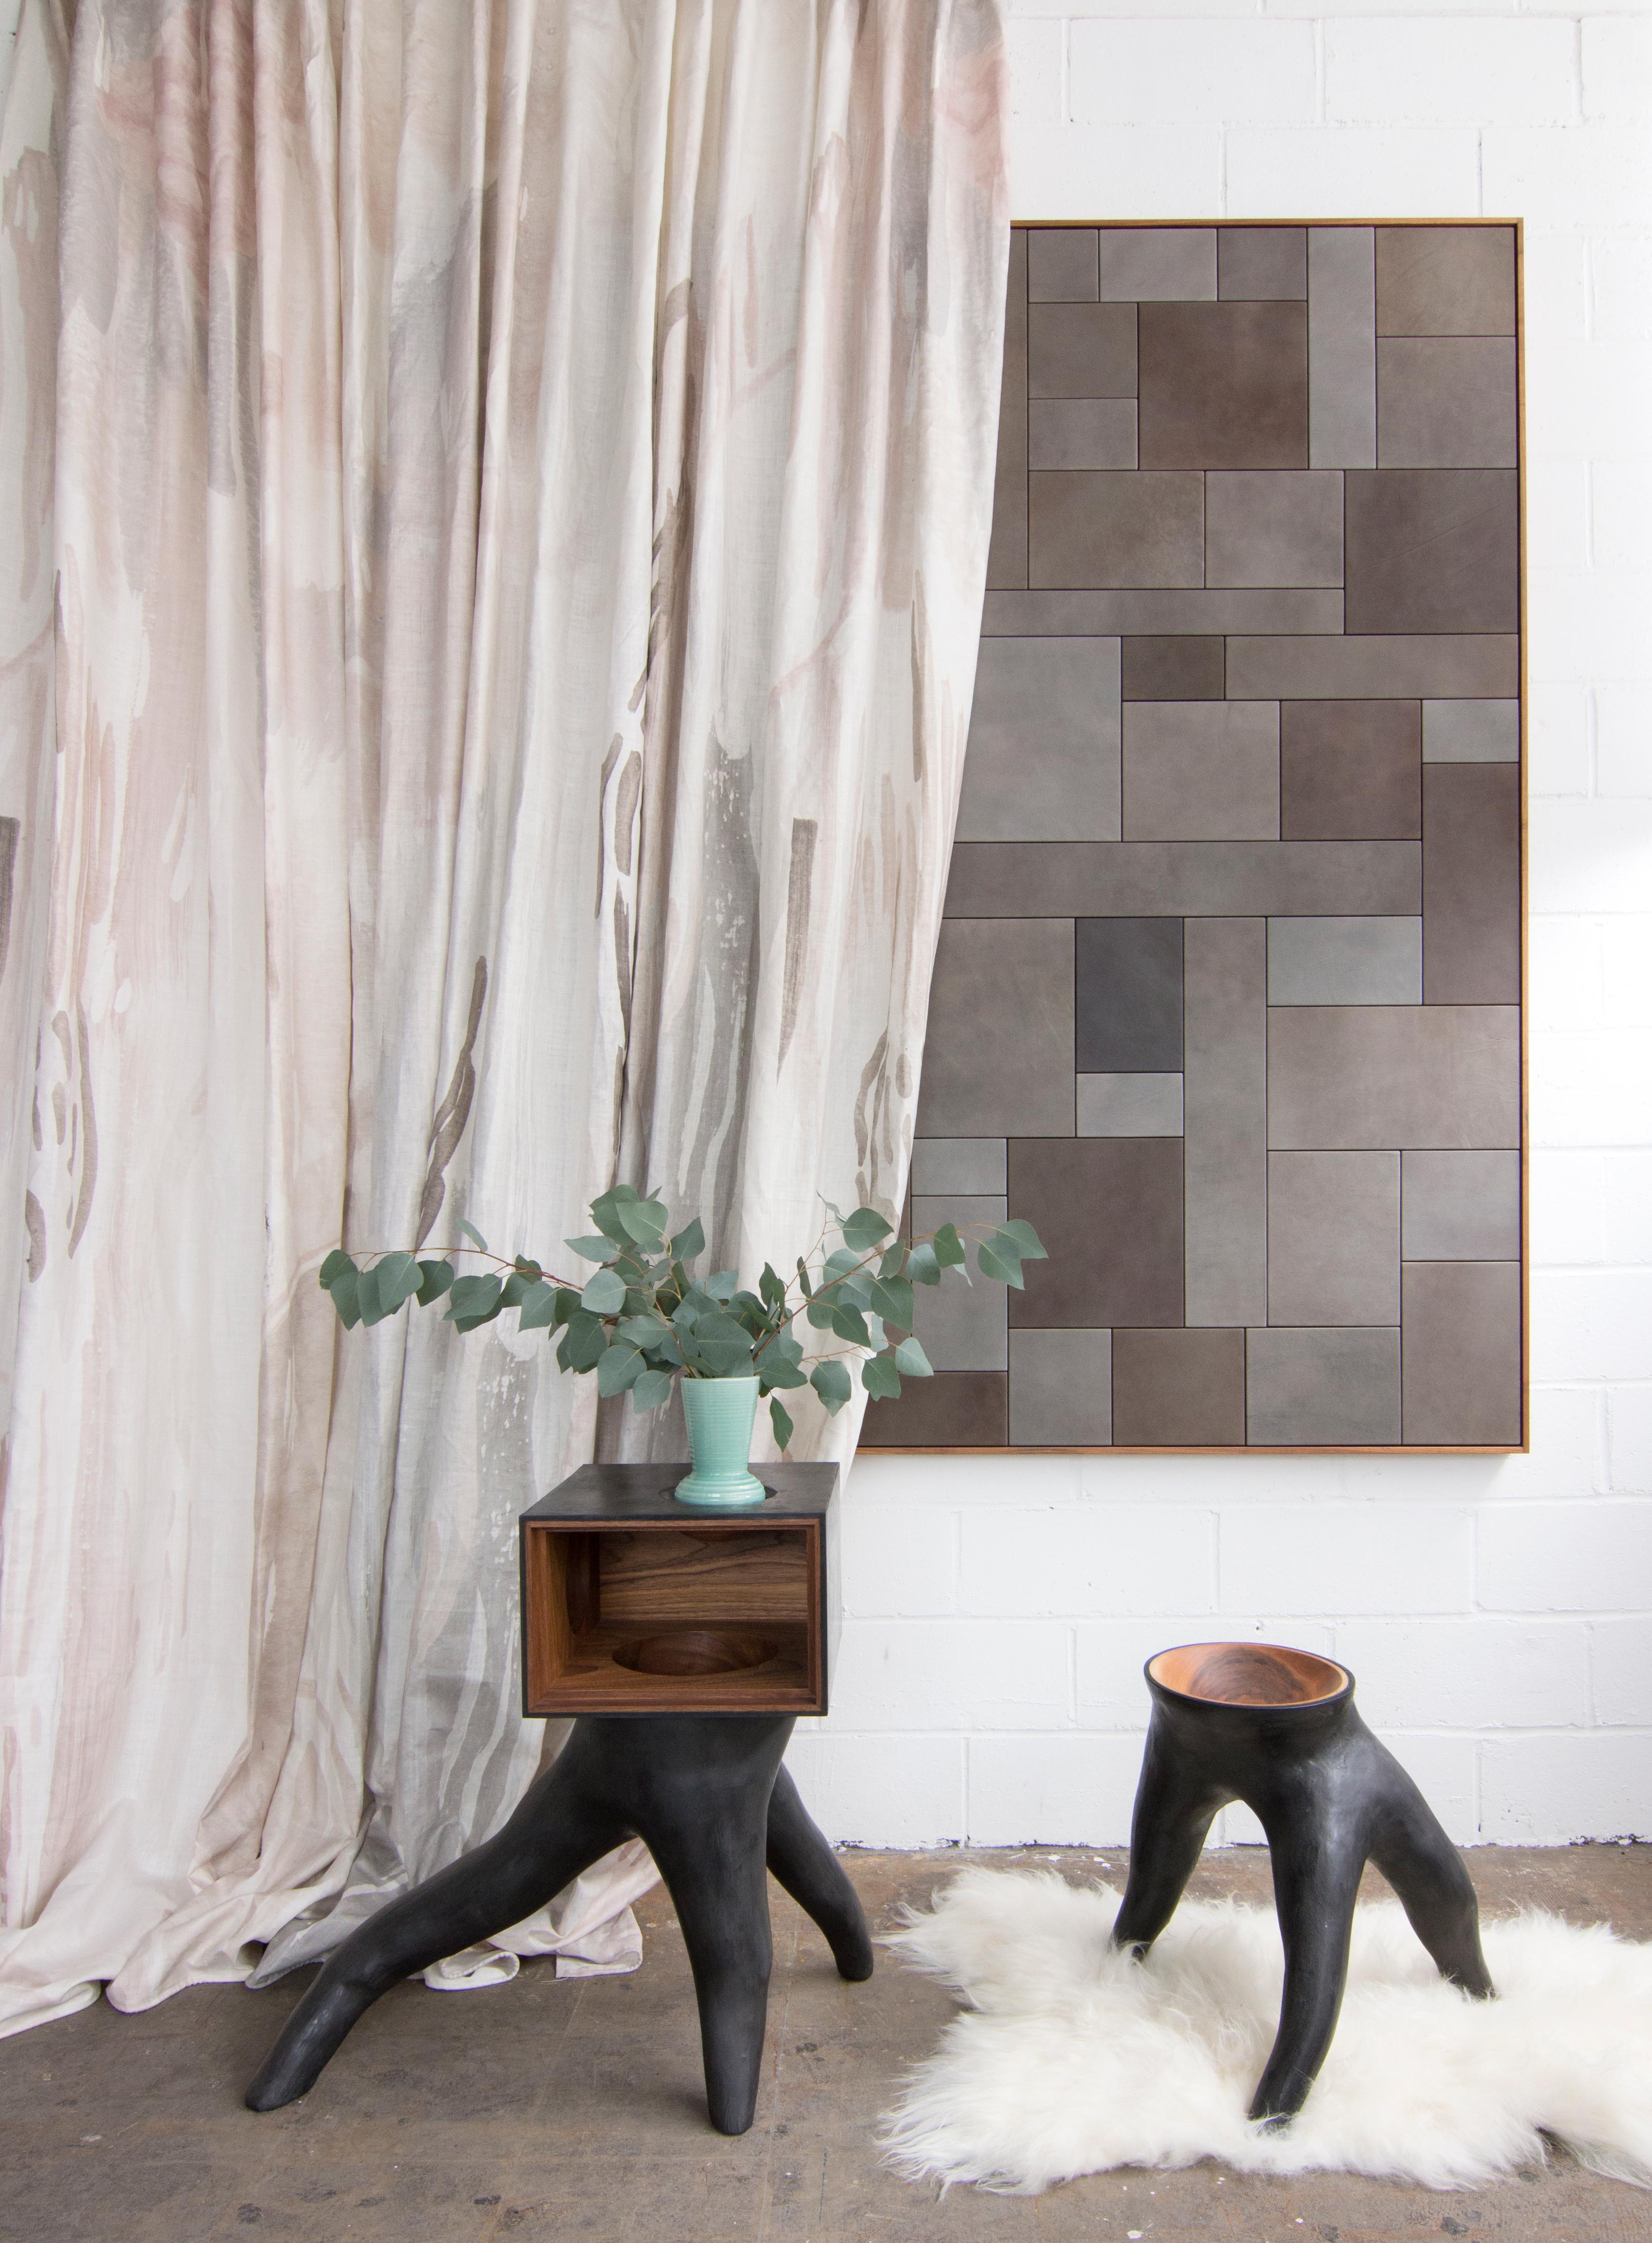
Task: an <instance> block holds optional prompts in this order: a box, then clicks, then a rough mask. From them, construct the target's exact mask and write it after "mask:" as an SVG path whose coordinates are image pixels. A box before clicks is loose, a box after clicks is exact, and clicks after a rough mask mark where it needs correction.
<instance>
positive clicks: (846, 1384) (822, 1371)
mask: <svg viewBox="0 0 1652 2243" xmlns="http://www.w3.org/2000/svg"><path fill="white" fill-rule="evenodd" d="M809 1384H810V1385H811V1386H812V1387H813V1388H814V1390H815V1391H816V1394H818V1395H819V1397H820V1398H821V1400H822V1402H823V1404H825V1407H826V1414H827V1415H828V1417H830V1418H835V1417H836V1415H837V1413H838V1411H840V1410H841V1409H842V1408H843V1404H844V1403H845V1402H847V1401H848V1399H849V1398H850V1393H851V1391H853V1390H852V1389H851V1387H850V1377H849V1371H848V1369H847V1368H846V1366H845V1365H844V1364H842V1363H840V1362H839V1361H838V1359H837V1357H836V1356H834V1357H831V1358H830V1360H829V1361H828V1362H826V1363H817V1364H816V1365H815V1368H814V1369H813V1371H810V1372H809Z"/></svg>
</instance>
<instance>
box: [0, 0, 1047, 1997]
mask: <svg viewBox="0 0 1652 2243" xmlns="http://www.w3.org/2000/svg"><path fill="white" fill-rule="evenodd" d="M1001 68H1002V58H1001V51H1000V34H999V25H998V22H997V0H808V4H805V0H798V4H796V5H788V6H785V7H782V8H776V7H774V6H772V5H770V4H765V0H675V4H674V3H673V0H538V3H537V4H535V0H400V4H395V0H148V4H136V0H124V4H118V0H79V5H78V6H75V5H73V4H72V0H25V6H24V19H23V24H22V28H21V30H20V33H19V37H18V42H17V56H16V62H15V66H14V76H13V81H12V85H11V89H10V95H9V98H8V104H7V110H6V115H5V120H4V127H3V139H0V196H3V201H0V313H3V337H0V521H3V522H5V523H6V524H7V526H8V535H7V536H6V537H5V538H3V539H0V899H3V906H4V909H3V913H0V946H3V947H0V1035H3V1039H4V1041H3V1044H0V1077H3V1079H0V1193H3V1208H0V1376H3V1375H5V1374H8V1373H9V1374H10V1399H9V1404H7V1405H6V1408H7V1413H8V1414H0V1425H3V1426H4V1427H5V1429H6V1430H5V1445H4V1451H3V1458H0V1501H3V1512H0V1732H3V1740H4V1743H3V1764H0V1786H3V1790H0V1817H3V1823H0V1876H3V1889H0V1927H3V1928H0V2030H16V2029H17V2028H18V2027H21V2026H23V2025H24V2024H30V2023H34V2022H37V2021H39V2020H41V2019H44V2018H46V2017H54V2016H58V2015H62V2014H64V2013H65V2012H66V2011H70V2010H72V2009H74V2008H77V2007H78V2006H80V2005H81V2004H84V2003H85V2002H87V2001H90V2000H92V1999H95V1998H96V1997H97V1994H98V1992H99V1991H100V1990H103V1989H104V1988H106V1989H107V1992H108V1996H109V1998H110V1999H111V2001H113V2002H114V2003H116V2004H118V2006H120V2007H122V2008H126V2009H140V2008H143V2007H144V2006H146V2005H148V2004H151V2003H154V2002H156V2001H158V2000H159V1999H161V1998H162V1997H165V1995H166V1994H168V1993H169V1992H171V1991H173V1990H176V1989H178V1987H181V1986H183V1985H185V1984H191V1983H194V1982H198V1981H201V1980H207V1979H231V1978H243V1977H247V1976H248V1975H249V1974H250V1973H251V1972H252V1971H253V1970H254V1969H255V1968H256V1969H258V1970H259V1974H260V1976H261V1977H269V1976H272V1975H274V1974H275V1973H276V1972H277V1971H279V1970H282V1969H285V1968H289V1967H291V1966H292V1965H293V1964H294V1963H298V1962H300V1961H304V1960H306V1959H309V1958H311V1957H314V1956H317V1955H319V1954H321V1953H324V1952H326V1950H327V1949H328V1948H330V1947H331V1946H332V1945H333V1944H334V1943H336V1942H337V1940H338V1939H339V1937H341V1936H342V1935H343V1933H344V1932H345V1931H346V1930H348V1929H350V1928H352V1927H353V1924H354V1923H357V1922H359V1921H360V1920H361V1918H362V1917H363V1916H366V1914H368V1913H370V1912H371V1911H372V1910H373V1909H375V1908H376V1907H378V1906H379V1905H380V1904H381V1903H383V1901H384V1900H385V1899H386V1898H387V1897H390V1896H393V1894H395V1893H396V1892H398V1891H400V1890H402V1889H406V1885H407V1883H409V1882H410V1881H413V1880H416V1879H418V1878H420V1877H423V1876H427V1875H429V1874H430V1873H431V1872H433V1870H434V1869H438V1868H440V1867H441V1866H443V1865H444V1864H445V1863H446V1862H448V1861H451V1860H452V1859H453V1857H454V1856H455V1855H457V1854H458V1853H460V1851H462V1850H463V1849H465V1848H467V1846H469V1845H472V1844H473V1843H475V1842H477V1841H478V1840H480V1838H482V1837H484V1836H486V1835H487V1834H488V1833H489V1832H491V1831H492V1830H493V1829H496V1828H497V1827H498V1825H499V1824H500V1822H501V1821H502V1820H503V1818H504V1816H505V1815H507V1813H508V1812H509V1810H510V1809H511V1807H512V1806H513V1805H514V1802H515V1801H516V1799H517V1798H518V1796H520V1792H521V1790H522V1788H523V1787H524V1785H525V1784H526V1783H527V1782H528V1781H529V1780H530V1778H531V1777H532V1775H533V1774H534V1770H535V1768H536V1767H537V1766H538V1765H540V1764H541V1759H542V1758H543V1757H544V1756H545V1755H548V1754H549V1753H551V1752H553V1751H554V1749H555V1747H556V1745H557V1743H558V1742H559V1741H560V1734H561V1732H560V1731H559V1728H558V1725H556V1724H554V1723H552V1724H542V1723H538V1722H525V1721H522V1720H521V1718H520V1714H519V1711H518V1704H519V1700H518V1685H517V1614H516V1599H517V1591H516V1574H515V1519H516V1514H517V1513H518V1512H520V1510H521V1509H523V1508H524V1507H525V1506H526V1505H527V1504H528V1503H530V1502H532V1501H533V1500H534V1499H535V1498H536V1497H537V1496H538V1495H539V1494H541V1493H542V1492H543V1491H544V1490H545V1489H546V1488H547V1487H548V1486H549V1485H552V1484H553V1483H554V1481H555V1480H556V1479H557V1478H560V1477H561V1476H562V1475H563V1474H564V1473H565V1472H567V1471H569V1470H571V1469H572V1468H573V1467H574V1465H576V1464H577V1463H578V1462H579V1461H580V1460H581V1459H582V1458H588V1457H589V1456H591V1455H593V1454H594V1453H603V1454H608V1455H617V1454H627V1453H630V1454H641V1453H646V1452H647V1445H648V1440H649V1439H653V1440H654V1441H655V1442H656V1443H659V1444H664V1445H665V1446H666V1447H667V1448H670V1447H672V1446H673V1445H675V1444H676V1443H677V1442H679V1441H680V1439H681V1432H680V1429H678V1428H675V1427H673V1426H671V1425H666V1426H665V1427H663V1428H662V1429H661V1430H660V1431H657V1432H656V1433H655V1434H653V1435H651V1436H647V1437H645V1436H641V1435H640V1434H639V1432H638V1431H636V1429H635V1421H634V1420H629V1419H628V1418H627V1417H626V1416H625V1415H624V1414H622V1413H621V1412H620V1411H616V1412H614V1415H613V1417H612V1418H610V1417H609V1416H608V1405H606V1404H605V1405H604V1415H603V1418H602V1421H601V1423H599V1422H598V1418H597V1413H596V1410H595V1405H594V1397H593V1395H592V1392H591V1382H589V1381H576V1380H573V1379H569V1378H565V1377H561V1376H560V1375H559V1374H558V1373H557V1371H556V1370H555V1366H554V1362H553V1361H552V1359H551V1357H550V1356H549V1354H548V1352H547V1350H546V1348H545V1346H544V1344H543V1341H542V1339H538V1338H536V1337H534V1336H531V1335H530V1336H528V1337H527V1338H519V1337H517V1336H516V1335H515V1334H514V1331H513V1330H504V1329H503V1328H502V1327H500V1326H497V1325H496V1326H491V1327H488V1328H487V1330H486V1331H484V1332H482V1333H479V1334H476V1335H473V1336H472V1337H468V1338H462V1337H458V1336H456V1335H455V1334H454V1333H453V1330H452V1327H451V1326H447V1325H444V1324H440V1322H438V1321H437V1320H435V1319H434V1318H432V1317H413V1318H409V1317H397V1318H395V1319H393V1320H391V1321H389V1322H387V1323H386V1324H382V1325H380V1326H379V1327H377V1328H376V1329H374V1330H372V1331H366V1330H360V1329H358V1330H356V1331H354V1332H353V1333H350V1334H347V1335H346V1334H343V1333H341V1332H340V1331H339V1329H338V1327H337V1325H336V1324H335V1322H334V1319H333V1317H332V1310H331V1307H330V1305H329V1303H327V1301H326V1297H324V1296H323V1295H322V1294H321V1293H320V1291H319V1289H318V1286H317V1284H316V1270H317V1267H318V1265H319V1261H320V1258H321V1256H323V1255H324V1254H325V1253H326V1251H327V1250H328V1249H329V1248H330V1247H332V1245H333V1244H335V1243H338V1241H339V1238H340V1237H341V1236H342V1237H343V1239H344V1240H345V1241H346V1243H348V1244H349V1245H351V1246H352V1247H353V1248H355V1249H358V1250H361V1249H372V1248H377V1247H386V1246H391V1245H413V1244H414V1243H421V1244H422V1243H429V1244H430V1245H432V1246H433V1247H434V1246H441V1245H449V1244H453V1243H459V1235H458V1232H457V1229H456V1225H457V1223H458V1222H459V1221H460V1219H461V1218H463V1219H466V1220H468V1221H469V1222H471V1223H474V1224H475V1225H476V1226H477V1228H478V1229H480V1231H481V1232H482V1233H483V1234H484V1235H485V1236H487V1238H488V1240H489V1243H491V1244H493V1245H494V1246H497V1247H502V1248H512V1249H514V1248H516V1247H519V1246H520V1247H523V1248H527V1249H536V1250H539V1251H541V1252H542V1253H548V1251H549V1250H550V1249H554V1248H555V1247H556V1245H557V1244H558V1243H559V1242H560V1241H561V1239H562V1238H563V1236H565V1235H566V1234H567V1233H569V1232H572V1231H575V1230H579V1229H583V1228H584V1227H585V1224H584V1222H583V1211H584V1209H585V1206H586V1204H587V1202H588V1200H589V1198H590V1197H591V1196H593V1195H594V1193H595V1192H597V1191H598V1190H600V1189H602V1188H603V1187H604V1186H605V1185H607V1184H608V1183H609V1182H613V1181H614V1179H615V1178H616V1177H624V1178H627V1179H628V1180H630V1181H633V1182H636V1183H638V1184H639V1185H641V1184H645V1183H646V1184H652V1185H655V1186H657V1187H659V1188H660V1189H662V1190H663V1192H664V1193H665V1196H667V1198H668V1201H669V1202H671V1204H672V1206H673V1208H674V1209H679V1210H681V1211H682V1213H683V1214H685V1215H687V1214H691V1213H694V1212H696V1211H697V1212H700V1213H701V1214H702V1216H703V1217H704V1220H705V1222H706V1227H707V1230H708V1235H709V1236H710V1237H711V1240H712V1243H713V1246H714V1248H715V1250H716V1254H717V1257H718V1260H719V1262H720V1263H725V1264H726V1263H733V1262H735V1260H739V1261H742V1262H743V1263H747V1264H749V1263H752V1262H753V1261H755V1260H757V1259H760V1258H761V1257H762V1256H769V1257H770V1258H773V1259H774V1260H776V1263H780V1264H781V1265H782V1266H785V1265H786V1264H787V1263H789V1260H790V1259H791V1257H793V1256H795V1255H796V1254H797V1253H798V1252H800V1251H802V1250H803V1249H804V1248H805V1247H806V1246H807V1245H808V1244H809V1242H810V1240H811V1239H812V1238H813V1236H814V1235H815V1231H816V1228H817V1224H818V1216H819V1196H820V1195H824V1196H827V1197H829V1198H832V1199H835V1200H837V1201H839V1202H850V1201H852V1200H855V1199H864V1200H870V1201H872V1202H876V1204H878V1205H880V1206H881V1207H883V1209H885V1210H886V1211H888V1212H890V1213H893V1211H894V1210H895V1209H897V1208H898V1206H899V1203H900V1201H901V1198H902V1196H903V1191H904V1188H905V1169H906V1161H907V1154H908V1148H909V1145H910V1135H911V1123H912V1115H913V1111H914V1107H915V1103H916V1098H917V1068H918V1061H919V1055H920V1050H921V1042H922V1029H923V1013H924V1007H925V1003H926V1000H927V992H928V981H929V973H930V961H931V958H932V954H933V950H934V945H935V940H936V933H937V926H938V922H939V913H940V905H941V895H942V889H943V886H944V879H945V872H946V863H947V856H948V851H949V848H950V835H951V830H952V824H953V818H954V814H955V811H956V805H957V789H958V783H959V778H960V774H961V769H962V762H963V752H964V735H965V731H966V726H967V717H968V709H969V702H970V690H971V684H972V678H973V668H974V660H975V645H976V636H977V630H978V625H979V617H980V606H981V595H982V587H983V583H984V574H985V560H986V546H987V537H988V529H989V519H990V510H991V486H992V465H993V459H992V455H993V444H994V435H995V425H996V416H997V384H998V366H999V359H1000V353H1001V334H1002V320H1003V295H1004V268H1005V263H1006V259H1007V253H1008V212H1007V205H1006V201H1005V195H1004V182H1003V176H1002V166H1001V155H1000V145H999V123H1000V117H999V111H1000V103H1001V98H1002V97H1001ZM18 529H20V533H21V534H20V535H12V534H11V533H12V532H13V531H16V530H18ZM811 1409H812V1404H811ZM855 1431H856V1426H855V1424H854V1422H853V1413H852V1412H851V1411H845V1412H844V1413H843V1416H842V1417H840V1418H838V1419H836V1420H835V1421H827V1420H826V1419H824V1418H822V1417H820V1416H819V1415H818V1414H809V1413H807V1412H800V1413H799V1432H798V1438H797V1440H796V1442H795V1444H794V1446H793V1450H792V1453H793V1454H795V1455H799V1454H801V1455H816V1456H837V1457H847V1456H848V1455H849V1454H850V1451H851V1449H852V1444H853V1439H854V1435H855ZM652 1876H653V1870H652V1865H651V1864H650V1863H649V1862H648V1858H647V1856H646V1855H645V1854H644V1853H643V1851H642V1849H641V1848H640V1847H636V1846H632V1847H628V1848H623V1849H621V1850H620V1852H619V1854H618V1855H616V1856H610V1857H609V1859H608V1862H605V1863H603V1864H601V1865H599V1867H598V1869H595V1870H594V1871H593V1872H591V1873H590V1876H588V1878H586V1879H583V1880H581V1883H580V1884H579V1886H577V1887H574V1888H572V1889H570V1890H569V1892H567V1894H565V1895H563V1896H561V1899H560V1900H559V1901H558V1902H557V1903H554V1904H553V1907H552V1909H551V1910H549V1911H547V1912H545V1913H544V1914H543V1915H542V1916H540V1917H538V1918H535V1919H533V1920H532V1921H531V1922H530V1923H528V1924H527V1925H525V1926H522V1927H520V1928H519V1929H518V1930H516V1931H514V1932H513V1933H509V1934H507V1935H504V1936H503V1937H502V1938H501V1940H500V1942H499V1943H497V1952H496V1953H494V1954H493V1955H491V1956H490V1955H473V1956H469V1957H460V1958H457V1960H456V1961H455V1962H454V1963H453V1964H452V1965H450V1966H444V1969H443V1970H442V1971H441V1972H439V1973H437V1974H433V1975H434V1976H435V1977H436V1980H437V1982H438V1983H446V1984H455V1983H474V1982H475V1980H476V1979H477V1978H478V1977H481V1978H487V1977H490V1976H500V1975H507V1974H508V1972H509V1971H510V1970H514V1967H515V1964H514V1955H515V1953H516V1952H558V1953H560V1955H561V1958H562V1961H561V1963H559V1966H558V1967H559V1968H561V1967H563V1965H564V1964H566V1963H572V1964H574V1966H575V1967H585V1968H598V1969H601V1968H614V1967H626V1966H627V1965H628V1963H630V1962H632V1961H634V1960H635V1956H636V1954H637V1952H638V1945H637V1939H636V1934H635V1924H634V1923H633V1921H632V1919H631V1918H630V1916H629V1914H628V1901H629V1900H630V1899H631V1898H632V1897H634V1896H635V1894H636V1893H638V1892H639V1891H641V1890H642V1889H646V1886H647V1884H648V1883H649V1882H651V1880H652ZM260 1953H261V1960H260Z"/></svg>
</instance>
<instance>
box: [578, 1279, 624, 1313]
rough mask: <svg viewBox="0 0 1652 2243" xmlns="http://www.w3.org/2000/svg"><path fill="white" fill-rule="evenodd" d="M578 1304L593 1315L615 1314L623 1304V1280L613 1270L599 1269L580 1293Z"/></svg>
mask: <svg viewBox="0 0 1652 2243" xmlns="http://www.w3.org/2000/svg"><path fill="white" fill-rule="evenodd" d="M580 1306H581V1308H582V1309H588V1310H590V1312H591V1314H592V1315H593V1316H596V1317H611V1316H614V1315H617V1313H618V1312H619V1310H621V1309H622V1308H623V1307H624V1306H625V1280H624V1279H623V1278H622V1277H621V1276H620V1275H619V1274H618V1272H617V1271H615V1270H598V1271H597V1273H596V1275H595V1276H594V1277H593V1278H592V1279H591V1281H590V1283H588V1285H587V1286H586V1288H585V1290H584V1291H583V1292H582V1293H581V1295H580Z"/></svg>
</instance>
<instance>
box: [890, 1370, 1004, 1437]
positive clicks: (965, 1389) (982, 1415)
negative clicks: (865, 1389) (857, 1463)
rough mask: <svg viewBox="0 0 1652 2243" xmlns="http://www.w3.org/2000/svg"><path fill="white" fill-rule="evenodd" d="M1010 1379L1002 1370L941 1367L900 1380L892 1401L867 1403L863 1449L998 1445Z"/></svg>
mask: <svg viewBox="0 0 1652 2243" xmlns="http://www.w3.org/2000/svg"><path fill="white" fill-rule="evenodd" d="M1009 1390H1010V1380H1009V1376H1008V1374H1007V1373H1006V1372H1004V1371H943V1372H941V1374H940V1375H939V1377H935V1378H908V1379H905V1380H903V1382H902V1385H901V1394H900V1399H899V1400H898V1401H897V1402H869V1403H868V1404H867V1405H866V1416H865V1418H864V1419H863V1422H862V1425H861V1439H860V1445H861V1448H862V1450H863V1452H864V1451H865V1450H868V1449H1001V1448H1003V1447H1004V1444H1005V1442H1006V1441H1007V1440H1008V1438H1009V1430H1010V1410H1009Z"/></svg>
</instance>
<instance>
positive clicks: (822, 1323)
mask: <svg viewBox="0 0 1652 2243" xmlns="http://www.w3.org/2000/svg"><path fill="white" fill-rule="evenodd" d="M803 1314H804V1315H805V1316H806V1317H808V1318H809V1323H810V1324H813V1326H814V1327H815V1330H816V1331H830V1330H831V1329H832V1318H833V1317H835V1316H836V1314H837V1310H836V1309H835V1308H834V1307H833V1305H832V1303H830V1302H829V1300H826V1299H824V1298H823V1297H821V1296H820V1295H819V1294H816V1297H815V1298H814V1299H813V1300H812V1301H811V1302H810V1303H809V1306H808V1307H807V1308H806V1309H805V1310H804V1311H803Z"/></svg>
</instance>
